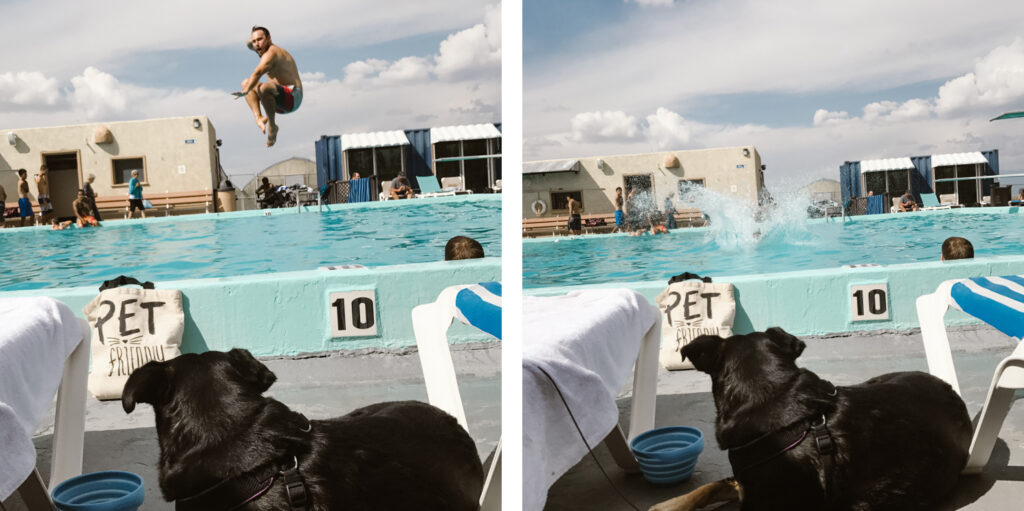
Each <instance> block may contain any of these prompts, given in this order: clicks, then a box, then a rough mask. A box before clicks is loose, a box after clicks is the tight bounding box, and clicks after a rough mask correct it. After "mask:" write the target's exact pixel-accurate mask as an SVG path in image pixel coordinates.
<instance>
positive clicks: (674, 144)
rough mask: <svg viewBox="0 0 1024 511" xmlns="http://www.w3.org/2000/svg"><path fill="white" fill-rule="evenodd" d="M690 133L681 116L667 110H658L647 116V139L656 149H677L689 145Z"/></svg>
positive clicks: (689, 128) (690, 129) (690, 130)
mask: <svg viewBox="0 0 1024 511" xmlns="http://www.w3.org/2000/svg"><path fill="white" fill-rule="evenodd" d="M692 131H693V130H692V128H691V127H690V126H689V125H688V123H687V121H686V119H683V116H681V115H679V114H677V113H676V112H673V111H671V110H668V109H667V108H658V110H657V112H655V113H654V114H653V115H648V116H647V131H646V135H647V139H648V140H650V141H651V143H653V144H654V145H655V146H656V147H657V148H658V149H678V148H681V147H683V146H685V145H687V144H689V143H690V136H691V134H692Z"/></svg>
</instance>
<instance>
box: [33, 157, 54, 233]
mask: <svg viewBox="0 0 1024 511" xmlns="http://www.w3.org/2000/svg"><path fill="white" fill-rule="evenodd" d="M36 189H37V190H39V196H38V197H36V200H37V201H39V221H40V222H42V223H44V224H45V223H46V217H48V216H49V215H51V214H53V201H51V200H50V169H48V168H47V167H46V165H40V166H39V173H38V174H36Z"/></svg>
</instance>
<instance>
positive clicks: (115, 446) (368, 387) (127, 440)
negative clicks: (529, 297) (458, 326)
mask: <svg viewBox="0 0 1024 511" xmlns="http://www.w3.org/2000/svg"><path fill="white" fill-rule="evenodd" d="M452 358H453V359H454V362H455V368H456V372H457V373H458V376H459V388H460V391H461V393H462V399H463V403H464V405H465V409H466V416H467V420H468V421H469V430H470V434H471V435H472V437H473V439H474V440H475V441H476V445H477V450H478V452H479V453H480V458H481V459H482V460H486V459H487V456H489V455H490V454H491V452H492V451H493V450H494V448H495V446H496V445H497V443H498V438H499V437H500V435H501V347H500V345H498V344H497V343H478V344H468V345H455V346H453V347H452ZM261 360H262V361H263V362H264V363H265V364H266V365H267V366H268V367H269V368H270V369H271V370H272V371H274V373H275V374H276V375H277V382H276V383H274V385H273V386H272V387H271V388H270V390H269V391H268V392H267V395H269V396H272V397H274V398H275V399H277V400H279V401H281V402H283V403H285V404H286V405H288V406H289V407H290V408H291V409H292V410H295V411H298V412H301V413H303V414H305V415H306V416H307V417H309V418H311V419H326V418H330V417H336V416H339V415H344V414H346V413H348V412H350V411H352V410H354V409H356V408H359V407H361V406H365V405H369V404H372V403H377V402H381V401H399V400H408V399H412V400H418V401H424V402H426V401H427V393H426V388H425V387H424V386H423V376H422V374H423V373H422V370H421V368H420V362H419V358H418V357H417V355H416V353H415V351H413V350H403V351H370V350H358V351H347V352H335V353H330V354H326V355H324V356H316V357H307V358H276V359H261ZM88 399H89V401H88V404H87V406H86V432H85V460H84V469H83V470H84V472H95V471H98V470H127V471H130V472H135V473H136V474H139V475H141V476H142V478H143V480H144V481H145V484H146V500H145V503H143V505H142V509H143V510H146V511H150V510H155V511H172V510H173V509H174V504H172V503H168V502H164V500H163V497H162V496H161V494H160V488H159V486H158V482H157V481H158V478H157V468H156V464H157V458H158V456H159V453H160V449H159V446H158V444H157V436H156V428H155V423H154V418H153V409H152V407H150V406H149V405H146V404H143V405H141V406H139V407H138V408H136V409H135V411H134V412H133V413H132V414H131V415H127V414H125V413H124V410H123V409H122V408H121V401H105V402H101V401H97V400H96V399H95V398H93V397H92V396H89V398H88ZM52 434H53V408H52V407H51V409H50V411H49V415H48V417H47V418H46V419H44V421H43V423H42V424H41V426H40V429H39V430H38V431H37V432H36V437H35V439H34V441H35V444H36V451H37V460H38V461H37V468H38V469H39V473H40V474H41V475H42V476H43V479H44V480H47V481H48V479H49V471H50V445H51V441H52V438H53V437H52ZM3 505H4V507H5V509H6V510H7V511H23V510H24V509H25V506H24V504H23V503H22V502H21V500H20V498H19V497H18V495H17V493H15V494H14V495H13V496H12V497H11V498H10V499H8V501H6V502H4V503H3Z"/></svg>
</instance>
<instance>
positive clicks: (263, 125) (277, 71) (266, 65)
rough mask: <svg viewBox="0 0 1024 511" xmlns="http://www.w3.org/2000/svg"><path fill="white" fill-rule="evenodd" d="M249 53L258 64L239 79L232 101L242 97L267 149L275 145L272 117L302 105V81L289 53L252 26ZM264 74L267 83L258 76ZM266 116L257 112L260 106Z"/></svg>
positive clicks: (275, 126)
mask: <svg viewBox="0 0 1024 511" xmlns="http://www.w3.org/2000/svg"><path fill="white" fill-rule="evenodd" d="M246 45H247V46H248V47H249V49H250V50H252V51H254V52H256V53H257V54H259V56H260V63H259V65H257V66H256V69H255V70H253V72H252V75H251V76H249V77H248V78H246V79H245V80H242V90H241V91H239V92H235V93H233V94H234V95H235V97H236V98H240V97H242V96H245V101H246V103H248V104H249V108H250V109H252V114H253V115H254V116H255V117H256V125H257V126H259V127H260V131H262V132H263V133H266V134H267V147H270V146H272V145H274V142H277V123H276V122H274V115H275V114H287V113H291V112H294V111H296V110H298V108H299V105H300V104H302V80H300V79H299V68H298V67H296V65H295V59H293V58H292V56H291V54H290V53H288V52H287V51H285V50H284V49H283V48H281V47H280V46H277V45H276V44H274V43H273V42H272V41H271V40H270V31H269V30H267V29H266V28H263V27H252V34H251V36H250V37H249V42H248V43H246ZM264 74H265V75H267V82H265V83H261V82H260V77H261V76H263V75H264ZM261 104H262V105H263V110H264V111H266V113H267V115H266V116H264V115H263V113H261V112H260V105H261Z"/></svg>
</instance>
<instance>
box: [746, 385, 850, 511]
mask: <svg viewBox="0 0 1024 511" xmlns="http://www.w3.org/2000/svg"><path fill="white" fill-rule="evenodd" d="M826 383H828V384H829V386H831V387H832V390H831V391H830V392H829V393H828V397H829V398H833V399H834V398H835V397H836V394H837V393H838V391H837V390H836V387H835V385H832V383H830V382H826ZM827 413H828V410H824V411H818V412H815V413H813V414H811V415H808V416H806V417H803V418H801V419H800V420H797V421H795V422H792V423H790V424H789V425H786V426H783V427H782V428H780V429H777V430H775V431H771V432H769V433H765V434H764V435H761V436H759V437H757V438H755V439H753V440H751V441H750V442H747V443H745V444H743V445H741V446H738V447H732V448H730V449H729V463H730V464H731V465H732V466H733V476H734V477H736V478H739V477H740V476H741V474H743V473H744V472H746V471H747V470H750V469H752V468H754V467H757V466H759V465H762V464H764V463H767V462H769V461H771V460H773V459H775V458H777V457H779V456H782V455H783V454H785V453H787V452H789V451H791V450H793V449H795V448H796V447H797V446H798V445H800V444H802V443H803V442H804V440H806V439H807V437H808V436H810V437H813V438H814V443H815V445H816V446H817V448H818V457H819V458H820V459H821V467H822V470H823V472H824V477H823V479H824V481H825V488H824V489H825V495H826V496H827V495H828V493H829V487H830V486H831V479H832V477H831V476H832V465H833V457H834V456H835V441H834V440H833V439H832V433H831V432H830V431H829V430H828V418H827V417H826V415H827Z"/></svg>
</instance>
